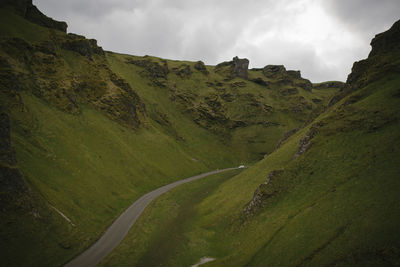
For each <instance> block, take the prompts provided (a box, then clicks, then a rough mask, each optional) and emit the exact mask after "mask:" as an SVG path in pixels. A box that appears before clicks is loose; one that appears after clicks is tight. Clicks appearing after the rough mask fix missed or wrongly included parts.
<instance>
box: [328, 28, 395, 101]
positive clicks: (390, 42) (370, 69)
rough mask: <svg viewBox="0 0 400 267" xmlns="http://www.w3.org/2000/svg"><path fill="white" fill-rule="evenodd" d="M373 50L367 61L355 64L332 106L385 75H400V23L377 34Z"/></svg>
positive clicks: (333, 98)
mask: <svg viewBox="0 0 400 267" xmlns="http://www.w3.org/2000/svg"><path fill="white" fill-rule="evenodd" d="M371 46H372V50H371V52H370V53H369V55H368V58H367V59H364V60H360V61H357V62H355V63H354V64H353V67H352V69H351V73H350V74H349V75H348V76H347V81H346V85H345V86H344V87H343V90H342V92H340V93H339V94H337V95H335V96H334V97H332V99H331V101H330V105H333V104H334V103H337V102H338V101H340V99H342V98H343V97H345V96H346V95H348V94H350V93H352V92H354V91H357V90H358V89H360V88H362V87H364V86H366V85H367V84H369V83H371V82H373V81H375V80H378V79H379V78H380V77H382V76H383V75H389V74H396V75H398V73H400V67H399V66H400V65H399V63H398V61H399V59H398V58H399V56H398V55H399V53H400V21H397V22H396V23H394V24H393V26H392V27H391V28H390V29H389V30H387V31H386V32H383V33H380V34H377V35H376V36H375V38H374V39H372V41H371Z"/></svg>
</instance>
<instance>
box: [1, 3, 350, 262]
mask: <svg viewBox="0 0 400 267" xmlns="http://www.w3.org/2000/svg"><path fill="white" fill-rule="evenodd" d="M0 21H1V23H0V96H1V97H0V115H1V116H0V119H1V120H0V122H1V131H0V134H1V138H2V139H1V140H2V147H1V151H0V152H1V153H0V156H1V158H0V167H1V173H0V174H1V177H0V178H1V179H0V182H1V183H0V197H1V207H0V213H1V214H0V215H1V221H0V224H1V225H0V226H1V233H0V236H1V242H0V247H1V258H2V264H5V265H9V266H12V265H17V266H26V265H30V266H36V265H37V266H44V265H52V266H53V265H61V264H62V263H65V262H66V261H68V260H69V259H70V258H72V257H73V256H74V255H76V254H78V253H80V252H81V251H82V250H83V249H84V248H86V247H88V246H89V245H90V244H92V243H93V242H94V241H95V240H96V239H97V238H98V237H99V236H100V234H101V233H102V232H103V231H104V230H105V229H106V228H107V226H108V225H110V223H111V222H112V221H113V220H114V219H115V218H116V216H118V214H120V213H121V212H122V211H123V209H124V208H126V207H127V206H128V205H129V204H130V203H131V202H133V201H134V200H135V199H137V198H138V197H139V196H140V195H142V194H143V193H145V192H147V191H150V190H151V189H154V188H156V187H158V186H161V185H164V184H167V183H170V182H172V181H174V180H178V179H181V178H185V177H188V176H191V175H193V174H197V173H200V172H204V171H208V170H211V169H216V168H223V167H231V166H234V165H239V164H242V163H247V162H255V161H256V160H259V159H261V158H263V157H264V156H265V155H266V154H268V153H270V152H272V151H273V150H274V148H275V146H276V144H277V142H278V140H279V139H280V138H281V136H282V135H283V134H284V133H285V132H286V131H288V130H292V129H295V128H299V127H300V126H302V125H304V124H305V123H307V122H309V121H310V120H311V119H312V118H314V117H315V116H317V115H318V114H320V113H321V112H322V111H323V110H324V109H325V108H326V107H327V105H328V100H329V99H330V97H331V96H332V95H333V94H334V93H335V92H337V91H338V89H339V88H341V87H342V84H341V83H333V84H329V85H328V86H320V85H316V86H313V85H312V84H311V83H310V82H309V81H308V80H305V79H303V78H301V77H300V73H299V72H295V71H286V70H285V69H284V67H283V66H266V67H265V68H263V69H256V70H247V65H248V61H246V59H238V58H234V59H233V60H232V61H230V62H224V63H221V64H219V65H217V66H215V67H214V66H205V65H204V64H203V63H202V62H182V61H172V60H163V59H159V58H154V57H149V56H146V57H136V56H130V55H121V54H116V53H112V52H105V51H103V49H102V48H101V47H99V46H98V45H97V42H96V40H88V39H86V38H85V37H83V36H78V35H75V34H66V33H65V31H66V27H67V25H66V24H65V23H63V22H57V21H55V20H52V19H51V18H48V17H46V16H45V15H43V14H42V13H40V11H39V10H37V8H36V7H35V6H33V5H32V1H30V0H18V1H3V2H1V3H0ZM246 62H247V63H246ZM292 132H293V131H292ZM22 252H23V254H24V256H21V253H22Z"/></svg>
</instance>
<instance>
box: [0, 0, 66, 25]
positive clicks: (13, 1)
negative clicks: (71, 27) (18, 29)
mask: <svg viewBox="0 0 400 267" xmlns="http://www.w3.org/2000/svg"><path fill="white" fill-rule="evenodd" d="M4 5H11V6H13V7H14V8H15V9H16V10H17V11H18V12H19V13H20V14H21V15H22V17H24V18H26V19H27V20H29V21H31V22H33V23H36V24H38V25H40V26H43V27H46V28H51V29H56V30H59V31H62V32H67V27H68V25H67V23H65V22H63V21H56V20H53V19H52V18H49V17H47V16H46V15H44V14H43V13H42V12H40V10H39V9H38V8H37V7H36V6H35V5H33V4H32V0H2V1H1V2H0V6H4Z"/></svg>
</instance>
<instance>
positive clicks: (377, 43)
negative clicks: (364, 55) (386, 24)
mask: <svg viewBox="0 0 400 267" xmlns="http://www.w3.org/2000/svg"><path fill="white" fill-rule="evenodd" d="M371 46H372V50H371V52H370V53H369V57H373V56H376V55H380V54H385V53H391V52H393V51H395V50H399V49H400V20H399V21H397V22H395V23H394V24H393V26H392V27H391V28H390V29H389V30H388V31H386V32H383V33H380V34H377V35H376V36H375V38H374V39H372V41H371Z"/></svg>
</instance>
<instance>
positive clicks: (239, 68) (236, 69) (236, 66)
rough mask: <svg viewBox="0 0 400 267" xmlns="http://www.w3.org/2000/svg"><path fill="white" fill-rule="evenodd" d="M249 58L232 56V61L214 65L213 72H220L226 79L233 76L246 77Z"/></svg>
mask: <svg viewBox="0 0 400 267" xmlns="http://www.w3.org/2000/svg"><path fill="white" fill-rule="evenodd" d="M248 67H249V60H248V59H247V58H238V57H234V58H233V59H232V61H226V62H222V63H220V64H218V65H217V66H215V72H217V73H219V74H222V75H224V76H226V77H227V79H233V78H235V77H239V78H243V79H247V76H248Z"/></svg>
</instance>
